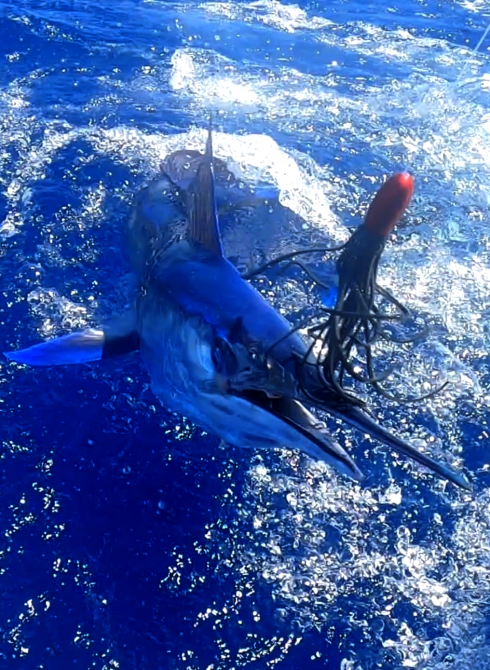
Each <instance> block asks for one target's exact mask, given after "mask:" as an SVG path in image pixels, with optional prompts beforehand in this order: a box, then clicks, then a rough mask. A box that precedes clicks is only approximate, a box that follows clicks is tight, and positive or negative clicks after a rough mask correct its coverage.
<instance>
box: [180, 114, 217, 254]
mask: <svg viewBox="0 0 490 670" xmlns="http://www.w3.org/2000/svg"><path fill="white" fill-rule="evenodd" d="M187 207H188V219H189V239H190V240H192V241H193V242H197V243H198V244H200V245H201V246H203V247H204V248H205V249H207V250H208V251H211V252H212V253H213V254H215V255H216V256H218V257H223V247H222V244H221V236H220V231H219V223H218V210H217V207H216V194H215V187H214V170H213V129H212V119H211V118H210V120H209V131H208V139H207V142H206V151H205V153H204V156H203V158H202V161H201V163H200V165H199V167H198V168H197V172H196V176H195V177H194V179H193V180H192V182H191V184H190V186H189V190H188V204H187Z"/></svg>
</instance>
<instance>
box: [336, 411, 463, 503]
mask: <svg viewBox="0 0 490 670" xmlns="http://www.w3.org/2000/svg"><path fill="white" fill-rule="evenodd" d="M329 411H330V410H329ZM336 415H337V416H338V417H339V418H340V419H342V420H343V421H345V422H346V423H348V424H350V425H351V426H353V427H354V428H357V429H358V430H360V431H363V432H364V433H367V434H368V435H370V436H371V437H373V438H375V439H377V440H379V441H380V442H382V443H383V444H385V445H386V446H387V447H390V448H391V449H393V450H394V451H396V452H397V453H398V454H402V455H403V456H408V457H409V458H411V459H413V460H414V461H417V463H420V464H421V465H423V466H424V467H426V468H427V469H428V470H431V471H432V472H434V473H435V474H437V475H439V477H442V479H447V480H448V481H450V482H452V483H453V484H456V486H459V487H461V488H463V489H466V490H467V491H471V485H470V483H469V482H468V481H467V480H466V478H465V477H464V475H461V474H459V473H456V472H453V470H451V469H450V468H449V467H448V466H446V465H443V464H442V463H439V462H438V461H435V460H434V459H433V458H431V457H430V456H427V455H426V454H423V453H422V452H420V451H419V450H418V449H416V448H415V447H414V446H412V445H411V444H409V443H408V442H405V440H402V439H401V438H399V437H396V435H393V434H392V433H390V432H389V431H388V430H386V428H383V427H382V426H380V425H379V424H378V423H376V421H374V420H373V419H371V417H369V416H368V415H367V414H365V413H364V412H363V411H362V410H361V409H360V408H359V407H347V408H345V410H344V409H343V410H342V411H339V412H336Z"/></svg>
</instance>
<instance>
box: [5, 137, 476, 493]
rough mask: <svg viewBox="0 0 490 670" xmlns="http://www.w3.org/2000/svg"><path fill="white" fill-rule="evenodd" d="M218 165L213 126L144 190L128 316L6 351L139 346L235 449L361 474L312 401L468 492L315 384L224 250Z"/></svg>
mask: <svg viewBox="0 0 490 670" xmlns="http://www.w3.org/2000/svg"><path fill="white" fill-rule="evenodd" d="M217 164H218V172H219V179H218V183H219V185H220V188H221V189H222V191H223V189H224V190H225V191H226V189H227V188H228V189H229V190H230V191H231V192H233V193H234V194H235V197H236V193H237V192H238V191H237V190H236V189H237V185H236V182H235V181H233V179H232V178H231V177H230V176H229V173H227V170H226V169H225V168H226V166H224V164H222V162H221V161H219V162H218V163H217ZM214 166H215V161H214V159H213V151H212V135H211V131H210V132H209V136H208V142H207V146H206V151H205V153H204V154H200V153H198V152H186V151H183V152H182V151H181V152H176V153H175V154H172V155H171V156H170V157H169V159H167V161H166V163H165V164H164V165H163V169H162V174H161V175H160V176H159V177H157V178H156V179H155V180H154V181H152V182H151V183H150V184H149V186H148V187H146V188H145V189H143V190H142V191H141V192H140V193H139V194H138V195H137V197H136V201H135V206H134V211H133V214H132V216H131V217H130V220H129V225H128V246H129V250H130V257H131V263H132V267H133V273H134V276H135V286H136V293H135V295H136V297H135V300H134V306H133V308H132V309H131V310H130V311H129V312H128V313H127V314H125V315H122V316H121V317H119V318H115V319H114V321H113V322H112V323H110V324H106V325H105V326H101V327H100V328H98V329H89V330H86V331H82V332H80V333H73V334H70V335H67V336H64V337H61V338H57V339H54V340H51V341H48V342H45V343H41V344H38V345H35V346H33V347H29V348H28V349H24V350H20V351H16V352H9V353H7V354H6V355H7V357H8V358H9V359H10V360H14V361H17V362H19V363H25V364H27V365H65V364H70V363H79V362H89V361H95V360H101V359H105V358H109V357H112V356H118V355H122V354H127V353H129V352H132V351H139V353H140V355H141V358H142V361H143V363H144V365H145V367H146V370H147V371H148V374H149V376H150V378H151V384H152V389H153V391H154V393H155V395H156V396H157V397H158V398H159V399H160V401H161V402H162V403H163V404H164V405H165V406H167V407H169V408H171V409H173V410H175V411H176V412H178V413H180V414H182V415H184V416H186V417H188V418H189V419H191V420H193V421H194V422H195V423H196V424H198V425H200V426H202V427H203V428H205V429H207V430H208V431H209V432H211V433H214V434H215V435H217V436H219V437H220V438H221V439H222V440H224V441H225V442H226V443H228V444H230V445H234V446H237V447H256V448H263V447H270V448H284V447H286V448H297V449H299V450H301V451H302V452H304V453H305V454H308V455H309V456H310V457H312V458H315V459H318V460H322V461H324V462H326V463H327V464H329V465H330V466H332V467H334V468H335V469H337V470H338V471H339V472H341V473H343V474H345V475H348V476H350V477H352V478H354V479H357V480H360V479H362V473H361V472H360V470H359V468H358V467H357V465H356V464H355V463H354V461H353V459H352V458H351V456H350V455H349V454H348V453H347V452H346V451H345V450H344V449H343V448H342V447H341V446H340V445H339V444H338V443H337V442H336V440H335V439H334V438H333V436H332V435H331V434H330V433H329V431H328V430H327V428H326V426H325V424H324V423H323V422H321V421H320V420H319V419H318V418H317V417H316V416H315V415H314V414H313V413H312V412H311V411H310V409H309V408H312V407H317V408H319V409H321V410H324V411H326V412H329V413H330V414H333V415H334V416H337V417H339V418H341V419H343V420H345V421H347V422H348V423H350V424H351V425H353V426H354V427H355V428H357V429H359V430H361V431H364V432H367V433H370V434H371V435H373V436H375V437H376V438H378V439H380V440H381V441H383V442H384V443H385V444H387V445H388V446H390V447H392V448H394V449H396V450H397V451H399V452H401V453H403V454H406V455H408V456H410V457H412V458H415V459H416V460H418V461H419V462H420V463H422V464H423V465H425V466H426V467H428V468H430V469H431V470H433V471H434V472H436V473H437V474H439V475H440V476H441V477H444V478H446V479H449V480H451V481H453V482H454V483H456V484H457V485H459V486H463V487H465V488H467V482H466V480H464V478H462V477H461V476H460V475H458V474H457V473H453V472H452V471H451V470H449V469H448V468H447V467H446V466H444V465H442V464H439V463H437V462H435V461H433V460H432V459H431V458H429V457H428V456H426V455H425V454H421V453H420V452H418V451H417V450H416V449H415V448H414V447H411V446H410V445H409V444H407V443H406V442H404V441H403V440H400V439H399V438H397V437H396V436H393V435H391V434H390V433H388V431H386V430H385V429H383V428H382V427H381V426H379V425H378V424H377V423H376V422H375V421H374V420H373V419H371V418H370V417H369V416H368V415H367V414H366V413H365V412H364V411H363V410H362V404H363V403H362V402H360V401H359V400H357V399H356V398H355V397H354V396H353V397H352V399H351V400H350V401H349V402H348V403H347V404H346V402H345V395H344V396H343V398H342V402H338V401H337V399H336V395H335V389H332V393H331V394H329V393H325V392H324V388H323V391H322V392H320V391H319V389H321V388H322V385H321V383H320V382H321V380H320V379H319V378H318V375H319V374H320V373H319V370H318V367H317V366H315V359H314V357H313V354H312V353H311V351H310V348H309V347H308V345H307V343H306V342H305V341H304V340H303V339H302V337H300V336H299V335H298V334H297V332H295V331H294V332H293V331H292V328H291V325H290V323H289V322H288V321H287V320H286V319H285V318H284V317H282V316H281V315H280V314H279V313H278V312H277V311H276V310H275V309H274V308H273V307H272V306H271V305H270V304H269V303H268V302H267V300H265V298H264V297H263V296H262V295H261V294H260V293H259V292H258V291H257V290H256V289H255V288H254V287H253V286H252V284H250V283H249V282H247V281H246V280H244V279H243V278H242V277H241V275H240V274H239V272H238V270H237V269H236V268H235V266H234V265H233V264H232V263H231V262H230V261H229V260H228V259H227V258H226V257H225V255H224V253H223V248H222V243H221V236H220V230H219V224H218V210H219V206H218V200H217V197H216V178H215V167H214ZM239 190H240V189H239ZM264 193H265V195H266V196H267V197H268V196H269V195H270V193H269V192H268V191H267V189H266V190H265V192H264ZM252 195H253V194H251V193H246V194H245V196H244V199H245V201H247V198H251V197H252ZM265 195H264V197H265ZM257 197H259V198H260V197H262V196H261V195H260V193H259V194H258V195H257ZM378 209H379V203H378ZM390 216H391V214H390ZM370 225H371V227H373V224H372V222H371V223H370ZM305 361H306V362H307V365H304V362H305ZM301 362H302V363H303V364H301Z"/></svg>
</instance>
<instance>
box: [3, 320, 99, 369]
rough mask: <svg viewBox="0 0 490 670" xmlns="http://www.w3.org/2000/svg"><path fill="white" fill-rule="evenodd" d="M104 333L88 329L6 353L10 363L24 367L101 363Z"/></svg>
mask: <svg viewBox="0 0 490 670" xmlns="http://www.w3.org/2000/svg"><path fill="white" fill-rule="evenodd" d="M104 342H105V338H104V332H103V331H102V330H95V329H88V330H82V331H80V332H77V333H70V335H64V336H63V337H57V338H56V339H54V340H49V341H48V342H41V344H35V345H34V346H32V347H28V348H27V349H20V350H18V351H8V352H5V356H6V357H7V358H8V359H9V360H10V361H15V362H16V363H23V364H24V365H32V366H46V365H72V364H74V363H90V362H92V361H100V359H101V358H102V354H103V350H104Z"/></svg>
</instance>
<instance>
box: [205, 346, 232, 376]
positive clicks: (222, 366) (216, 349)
mask: <svg viewBox="0 0 490 670" xmlns="http://www.w3.org/2000/svg"><path fill="white" fill-rule="evenodd" d="M211 356H212V359H213V365H214V367H215V368H216V371H217V372H219V373H220V374H223V375H227V376H229V375H233V374H235V373H236V372H237V371H238V359H237V357H236V356H235V353H234V352H233V349H232V348H231V345H230V344H229V343H228V342H227V341H226V340H224V339H223V338H222V337H216V338H215V340H214V343H213V347H212V352H211Z"/></svg>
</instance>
